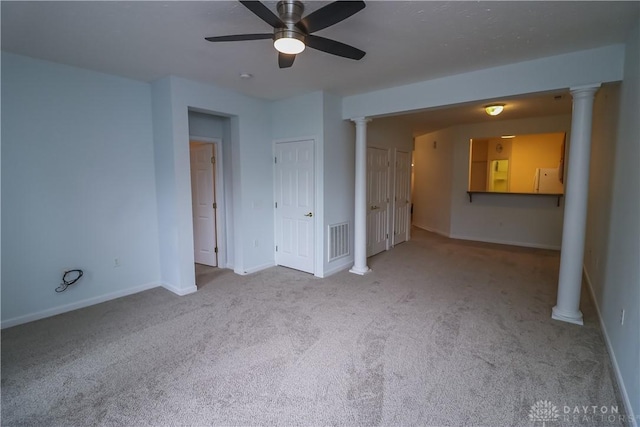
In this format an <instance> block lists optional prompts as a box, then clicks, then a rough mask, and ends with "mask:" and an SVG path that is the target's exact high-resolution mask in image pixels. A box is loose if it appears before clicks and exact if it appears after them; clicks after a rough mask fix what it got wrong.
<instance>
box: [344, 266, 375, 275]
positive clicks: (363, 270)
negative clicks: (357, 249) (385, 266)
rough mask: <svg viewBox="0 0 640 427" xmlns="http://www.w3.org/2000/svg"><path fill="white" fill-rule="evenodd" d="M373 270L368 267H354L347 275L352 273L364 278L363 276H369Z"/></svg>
mask: <svg viewBox="0 0 640 427" xmlns="http://www.w3.org/2000/svg"><path fill="white" fill-rule="evenodd" d="M372 271H373V270H371V269H370V268H369V267H367V266H366V265H365V266H364V268H360V267H356V266H355V265H354V266H353V267H352V268H351V270H349V273H353V274H358V275H360V276H364V275H365V274H369V273H371V272H372Z"/></svg>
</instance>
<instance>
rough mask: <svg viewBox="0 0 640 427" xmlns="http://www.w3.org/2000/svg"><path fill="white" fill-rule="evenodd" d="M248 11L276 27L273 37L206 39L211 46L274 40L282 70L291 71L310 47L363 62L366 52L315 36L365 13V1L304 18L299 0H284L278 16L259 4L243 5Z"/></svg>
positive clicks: (338, 5) (337, 5)
mask: <svg viewBox="0 0 640 427" xmlns="http://www.w3.org/2000/svg"><path fill="white" fill-rule="evenodd" d="M240 3H242V4H243V5H244V6H245V7H246V8H247V9H249V10H250V11H251V12H253V13H254V14H255V15H257V16H258V17H259V18H260V19H262V20H263V21H264V22H266V23H267V24H269V25H271V26H272V27H273V32H272V33H258V34H238V35H230V36H218V37H205V40H207V41H210V42H230V41H242V40H264V39H272V40H273V45H274V47H275V48H276V50H277V51H278V66H279V67H280V68H288V67H291V66H292V65H293V61H294V60H295V59H296V54H298V53H300V52H302V51H303V50H304V49H305V47H306V46H309V47H310V48H312V49H317V50H321V51H323V52H326V53H330V54H332V55H337V56H341V57H343V58H349V59H355V60H360V59H362V58H363V57H364V55H365V52H363V51H362V50H360V49H357V48H355V47H353V46H349V45H348V44H344V43H341V42H338V41H335V40H331V39H326V38H324V37H320V36H316V35H313V34H311V33H314V32H316V31H320V30H322V29H324V28H327V27H330V26H332V25H334V24H337V23H338V22H341V21H344V20H345V19H347V18H348V17H350V16H352V15H354V14H356V13H357V12H359V11H361V10H362V9H364V7H365V4H364V1H334V2H333V3H329V4H328V5H326V6H323V7H321V8H320V9H318V10H316V11H315V12H313V13H311V14H309V15H307V16H305V17H304V18H303V17H302V14H303V12H304V4H303V3H302V2H301V1H298V0H281V1H279V2H278V4H277V6H276V8H277V10H278V15H279V16H276V15H275V14H274V13H273V12H271V10H269V8H268V7H267V6H265V5H264V4H263V3H261V2H259V1H240Z"/></svg>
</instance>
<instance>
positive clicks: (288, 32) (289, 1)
mask: <svg viewBox="0 0 640 427" xmlns="http://www.w3.org/2000/svg"><path fill="white" fill-rule="evenodd" d="M276 8H277V10H278V15H280V19H281V20H282V22H283V23H284V24H285V27H284V28H276V29H275V32H274V40H278V39H281V38H292V39H297V40H300V41H301V42H303V43H304V42H305V34H304V33H303V32H302V31H300V30H299V29H298V28H297V27H296V24H297V23H298V22H299V21H300V19H302V14H303V13H304V5H303V4H302V2H301V1H298V0H281V1H279V2H278V4H277V6H276Z"/></svg>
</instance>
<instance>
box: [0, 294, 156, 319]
mask: <svg viewBox="0 0 640 427" xmlns="http://www.w3.org/2000/svg"><path fill="white" fill-rule="evenodd" d="M158 286H160V284H159V283H147V284H144V285H140V286H136V287H133V288H128V289H123V290H121V291H116V292H112V293H109V294H105V295H100V296H97V297H93V298H87V299H84V300H82V301H77V302H73V303H71V304H65V305H61V306H59V307H53V308H49V309H46V310H42V311H38V312H36V313H30V314H25V315H23V316H18V317H14V318H12V319H7V320H4V321H2V325H1V326H0V328H2V329H5V328H10V327H12V326H17V325H21V324H23V323H28V322H33V321H34V320H40V319H44V318H46V317H51V316H56V315H58V314H62V313H66V312H68V311H73V310H78V309H80V308H85V307H89V306H91V305H95V304H100V303H102V302H105V301H110V300H112V299H116V298H122V297H126V296H127V295H132V294H137V293H138V292H142V291H146V290H149V289H153V288H157V287H158Z"/></svg>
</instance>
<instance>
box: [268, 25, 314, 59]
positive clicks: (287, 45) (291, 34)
mask: <svg viewBox="0 0 640 427" xmlns="http://www.w3.org/2000/svg"><path fill="white" fill-rule="evenodd" d="M274 39H275V40H274V41H273V47H275V48H276V50H277V51H278V52H280V53H285V54H288V55H297V54H298V53H300V52H302V51H303V50H304V48H305V47H306V46H305V44H304V34H301V33H299V32H297V31H294V30H288V29H282V30H277V31H276V34H275V37H274Z"/></svg>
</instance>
